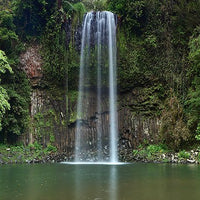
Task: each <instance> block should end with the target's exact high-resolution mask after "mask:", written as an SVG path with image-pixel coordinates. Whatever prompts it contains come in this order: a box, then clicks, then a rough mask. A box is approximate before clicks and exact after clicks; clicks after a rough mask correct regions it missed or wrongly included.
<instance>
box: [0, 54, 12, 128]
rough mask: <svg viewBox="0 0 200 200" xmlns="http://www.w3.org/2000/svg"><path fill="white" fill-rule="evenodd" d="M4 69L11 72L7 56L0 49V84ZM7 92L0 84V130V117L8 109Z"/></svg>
mask: <svg viewBox="0 0 200 200" xmlns="http://www.w3.org/2000/svg"><path fill="white" fill-rule="evenodd" d="M6 71H9V72H10V73H12V72H13V71H12V68H11V67H10V65H9V64H8V61H7V57H6V55H5V53H4V52H3V51H1V50H0V84H1V76H2V74H5V73H6ZM8 99H9V97H8V93H7V91H6V90H5V89H4V88H3V87H1V86H0V131H1V129H2V119H3V116H4V114H5V112H6V110H9V109H10V104H9V102H8Z"/></svg>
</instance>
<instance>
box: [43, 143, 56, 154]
mask: <svg viewBox="0 0 200 200" xmlns="http://www.w3.org/2000/svg"><path fill="white" fill-rule="evenodd" d="M44 152H45V154H47V153H55V152H57V148H56V147H55V146H53V145H51V144H48V145H47V147H46V148H45V149H44Z"/></svg>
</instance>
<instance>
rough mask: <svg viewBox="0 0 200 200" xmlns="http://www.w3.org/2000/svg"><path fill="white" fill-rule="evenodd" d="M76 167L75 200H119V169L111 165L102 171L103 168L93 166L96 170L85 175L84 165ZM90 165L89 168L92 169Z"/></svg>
mask: <svg viewBox="0 0 200 200" xmlns="http://www.w3.org/2000/svg"><path fill="white" fill-rule="evenodd" d="M74 166H75V185H74V196H75V198H74V199H75V200H81V199H94V200H101V199H107V200H118V194H117V193H118V169H117V166H115V165H111V166H109V167H107V169H105V170H103V171H102V166H98V165H97V166H96V165H92V166H93V167H94V169H95V170H93V171H92V170H89V171H88V172H87V173H85V170H84V167H86V166H85V164H84V166H83V165H74ZM92 166H91V165H88V167H89V168H91V167H92Z"/></svg>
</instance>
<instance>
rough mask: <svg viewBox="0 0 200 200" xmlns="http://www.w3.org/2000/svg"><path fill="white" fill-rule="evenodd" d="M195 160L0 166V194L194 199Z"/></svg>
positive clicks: (13, 199)
mask: <svg viewBox="0 0 200 200" xmlns="http://www.w3.org/2000/svg"><path fill="white" fill-rule="evenodd" d="M199 199H200V166H195V165H169V164H141V163H140V164H139V163H137V164H128V165H101V164H99V165H87V164H84V165H81V164H80V165H71V164H35V165H5V166H0V200H199Z"/></svg>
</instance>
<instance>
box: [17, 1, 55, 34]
mask: <svg viewBox="0 0 200 200" xmlns="http://www.w3.org/2000/svg"><path fill="white" fill-rule="evenodd" d="M55 3H56V1H55V0H48V1H47V0H29V1H23V0H17V1H15V6H14V11H15V24H16V26H17V32H18V33H19V34H20V36H21V37H25V38H26V37H27V36H39V35H40V34H41V33H43V32H44V27H45V26H46V24H47V22H48V21H49V18H50V16H51V15H52V13H53V12H54V11H55Z"/></svg>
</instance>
